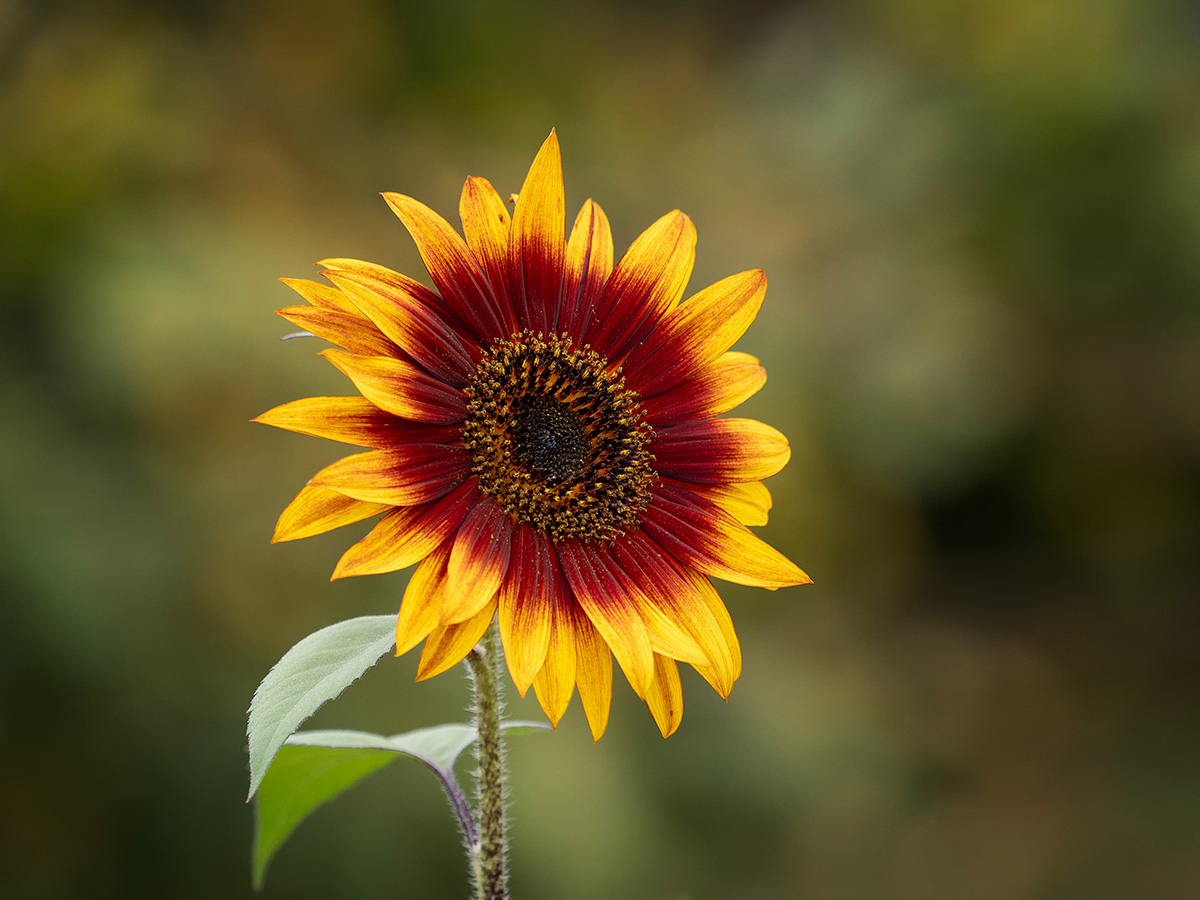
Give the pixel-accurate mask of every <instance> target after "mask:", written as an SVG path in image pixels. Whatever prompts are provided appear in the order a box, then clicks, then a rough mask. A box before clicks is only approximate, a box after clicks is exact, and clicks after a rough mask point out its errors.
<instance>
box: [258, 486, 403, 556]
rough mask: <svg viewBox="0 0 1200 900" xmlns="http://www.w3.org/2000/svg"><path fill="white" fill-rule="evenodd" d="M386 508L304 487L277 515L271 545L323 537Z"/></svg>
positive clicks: (333, 492)
mask: <svg viewBox="0 0 1200 900" xmlns="http://www.w3.org/2000/svg"><path fill="white" fill-rule="evenodd" d="M389 509H391V507H390V506H388V505H387V504H385V503H364V502H363V501H362V500H355V499H354V498H353V497H347V496H346V495H345V494H339V493H338V492H337V491H331V490H327V489H326V488H320V487H313V486H312V485H307V486H306V487H305V488H304V489H303V490H302V491H300V493H299V494H297V495H296V499H294V500H293V501H292V502H291V503H289V504H288V505H287V509H285V510H284V511H283V512H282V513H281V514H280V516H279V523H278V524H277V525H276V526H275V535H274V537H272V538H271V543H272V544H274V543H278V542H279V541H294V540H298V539H299V538H306V537H312V536H313V535H314V534H324V533H325V532H326V531H331V530H333V529H334V528H341V527H342V526H343V525H353V524H354V523H355V522H361V521H362V520H363V519H369V518H370V517H371V516H375V515H378V514H379V513H381V512H385V511H387V510H389Z"/></svg>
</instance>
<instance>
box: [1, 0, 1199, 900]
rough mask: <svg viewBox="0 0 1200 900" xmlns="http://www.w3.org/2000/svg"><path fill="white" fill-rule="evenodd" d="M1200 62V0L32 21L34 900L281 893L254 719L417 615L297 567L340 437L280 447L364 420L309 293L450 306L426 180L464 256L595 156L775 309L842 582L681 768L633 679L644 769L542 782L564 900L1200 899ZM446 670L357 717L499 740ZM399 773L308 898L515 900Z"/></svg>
mask: <svg viewBox="0 0 1200 900" xmlns="http://www.w3.org/2000/svg"><path fill="white" fill-rule="evenodd" d="M1198 48H1200V11H1198V10H1197V7H1196V5H1195V4H1192V3H1171V2H1164V0H1055V2H1047V0H980V2H965V0H877V2H868V0H862V2H849V3H844V2H836V3H834V2H824V3H822V2H809V3H784V2H772V0H748V2H743V3H740V4H732V3H718V2H705V0H689V2H684V0H669V2H668V0H660V2H634V0H625V2H619V0H614V2H609V3H598V2H579V3H572V4H563V5H555V4H549V3H538V2H533V3H523V4H502V3H498V2H492V0H470V2H463V0H453V2H438V3H434V2H412V3H403V4H386V3H382V2H372V0H343V2H339V3H337V4H330V5H323V4H318V3H315V2H308V0H287V2H283V0H278V2H256V3H250V4H245V3H237V2H225V3H220V2H217V3H204V2H198V0H192V2H186V3H177V4H169V5H167V4H164V5H157V4H151V3H134V2H125V0H114V2H104V3H99V2H98V3H93V4H86V3H84V4H80V3H59V2H19V0H17V2H14V0H0V234H2V235H3V245H4V265H3V275H2V277H0V316H2V317H3V327H2V328H0V348H2V352H0V422H3V425H2V426H0V895H3V896H4V897H6V898H31V900H40V898H47V900H49V898H67V897H87V898H90V900H103V898H140V897H147V898H150V897H153V898H157V900H161V898H213V897H220V898H236V897H249V896H250V894H251V892H250V887H249V862H248V845H249V841H250V835H251V811H250V809H249V808H248V807H246V806H245V805H244V804H243V802H242V801H243V798H244V795H245V788H246V778H247V772H246V759H245V746H244V737H243V729H244V713H245V709H246V706H247V704H248V701H249V698H250V695H251V692H252V691H253V689H254V687H255V686H256V685H257V683H258V681H259V679H260V678H261V677H262V675H263V674H265V672H266V671H267V669H268V668H269V667H270V665H271V664H272V663H273V662H274V661H275V660H276V659H277V658H278V657H279V656H280V655H281V654H282V653H283V652H284V651H285V650H286V649H287V648H288V647H289V646H291V644H292V643H294V642H295V641H296V640H298V639H299V638H301V637H303V636H304V635H306V634H308V633H309V632H311V631H313V630H316V629H317V628H320V627H322V626H324V625H326V624H329V623H332V622H334V621H337V620H339V619H342V618H346V617H349V616H352V615H361V614H369V613H381V612H388V611H391V610H393V609H395V608H396V605H397V603H398V601H399V598H400V596H401V594H402V590H403V585H404V580H405V576H403V575H393V576H377V577H372V578H361V579H352V580H350V581H347V582H338V583H334V584H330V583H329V582H328V580H327V579H328V575H329V573H330V572H331V570H332V567H333V565H334V562H335V561H336V559H337V557H338V556H339V554H340V553H341V551H342V549H343V548H344V547H345V546H347V545H348V543H349V542H350V541H351V540H352V539H355V538H356V537H357V534H358V533H359V532H361V531H362V530H364V529H363V528H358V529H348V530H349V531H354V532H355V534H354V535H347V534H346V533H345V532H340V533H334V534H332V535H327V536H324V537H321V538H315V539H310V540H308V541H304V542H300V543H296V544H284V545H277V546H270V545H269V544H268V539H269V537H270V533H271V529H272V527H273V524H274V520H275V517H276V515H277V514H278V512H279V510H280V509H281V508H282V507H283V506H284V505H285V504H286V502H287V501H288V500H289V499H290V498H291V497H292V495H293V494H294V493H295V491H297V490H298V489H299V487H300V486H301V485H302V484H303V483H304V482H305V481H306V479H307V478H308V477H309V476H310V475H311V474H312V473H313V472H314V471H316V469H317V468H319V467H320V466H322V465H324V464H325V463H327V462H330V461H332V460H333V459H335V458H337V457H338V456H339V455H340V452H339V451H340V448H338V447H336V446H335V445H332V444H327V443H324V442H321V441H318V440H315V439H311V438H302V437H298V436H295V435H286V434H284V433H282V432H276V431H272V430H270V429H267V428H262V427H259V426H252V425H250V424H249V421H248V420H249V419H250V418H251V417H252V416H254V415H256V414H258V413H259V412H261V411H263V410H265V409H267V408H268V407H271V406H273V405H276V404H278V403H281V402H284V401H286V400H290V399H294V398H297V397H302V396H307V395H312V394H320V393H343V392H347V387H346V385H345V384H344V383H343V381H342V379H341V376H340V375H338V374H337V373H336V372H335V371H334V370H333V369H332V367H330V366H328V365H327V364H325V363H324V362H323V361H321V360H319V359H318V358H317V357H316V356H315V353H316V351H317V350H318V349H319V347H318V342H315V341H311V340H309V341H293V342H290V343H283V344H281V343H279V342H278V340H277V339H278V337H279V336H280V335H282V334H284V333H286V332H287V331H290V330H292V329H291V328H290V326H288V324H287V323H286V322H284V321H282V320H280V319H278V318H276V317H274V316H273V315H272V311H273V310H274V309H275V308H277V307H280V306H284V305H288V304H289V303H291V302H293V299H294V298H293V297H292V295H291V293H290V292H289V291H288V289H287V288H285V287H284V286H283V285H281V284H279V283H278V282H276V280H275V279H276V278H277V277H278V276H281V275H287V276H301V277H304V276H307V275H308V273H310V272H312V271H314V270H313V269H312V268H311V266H312V264H313V263H314V262H315V261H316V260H319V259H322V258H325V257H329V256H352V257H359V258H364V259H370V260H374V261H377V262H382V263H385V264H388V265H390V266H392V267H394V268H397V269H400V270H402V271H406V272H410V273H413V274H414V275H415V274H418V273H420V274H421V275H422V277H424V273H423V271H422V270H421V267H420V262H419V258H418V256H417V254H416V252H415V250H414V248H413V246H412V244H411V241H410V240H409V239H408V237H407V236H406V234H405V233H404V231H403V229H402V227H401V226H400V224H399V223H398V222H397V221H396V220H395V218H394V217H393V216H392V214H391V213H390V212H389V211H388V209H387V208H386V206H385V205H384V204H383V202H382V201H381V200H380V199H379V197H378V192H379V191H382V190H397V191H402V192H406V193H411V194H414V195H416V196H418V197H420V198H422V199H423V200H425V201H426V202H428V203H430V204H431V205H432V206H433V207H434V208H436V209H438V210H439V211H441V212H443V213H444V214H446V215H447V216H450V217H453V214H454V213H455V211H456V210H457V199H458V191H459V188H460V187H461V184H462V180H463V178H464V177H465V176H466V175H468V174H479V175H484V176H486V177H489V178H490V179H491V180H492V181H493V182H494V183H495V184H496V185H497V187H498V188H499V189H500V190H501V192H502V193H508V192H509V191H513V190H516V189H517V188H518V187H519V186H520V182H521V179H522V177H523V175H524V172H525V169H526V167H527V166H528V164H529V161H530V160H531V159H532V157H533V154H534V152H535V151H536V150H537V148H538V146H539V145H540V143H541V141H542V140H543V139H544V138H545V136H546V134H547V133H548V131H549V130H550V128H551V126H556V127H557V128H558V131H559V135H560V137H561V140H562V145H563V149H564V159H565V167H566V178H567V198H568V207H569V211H568V212H569V215H570V216H573V215H574V210H575V209H577V208H578V207H579V205H580V204H581V203H582V202H583V201H584V200H585V199H586V198H587V197H589V196H590V197H595V198H596V199H597V200H598V201H599V202H600V203H601V204H602V205H603V206H604V208H605V209H606V210H607V212H608V214H609V216H610V217H611V220H612V222H613V227H614V232H615V237H616V242H617V244H618V248H619V249H621V248H624V247H625V246H627V245H628V243H629V242H630V241H631V240H632V239H633V238H634V237H635V236H636V235H637V234H638V233H639V231H640V230H641V229H642V228H643V227H645V226H646V225H647V224H649V223H650V222H651V221H653V220H654V219H655V218H657V217H658V216H659V215H661V214H662V213H664V212H666V211H668V210H670V209H673V208H676V207H680V208H682V209H684V210H685V211H686V212H687V213H688V214H689V215H690V216H691V217H692V218H693V219H694V221H695V223H696V226H697V228H698V231H699V235H700V243H699V248H698V256H697V263H696V269H695V274H694V276H693V279H692V288H693V289H697V288H699V287H701V286H703V285H705V284H708V283H710V282H712V281H714V280H717V279H718V278H720V277H723V276H725V275H727V274H730V273H733V272H736V271H740V270H743V269H748V268H754V267H762V268H764V269H766V271H767V273H768V276H769V278H770V284H771V287H770V290H769V291H768V295H767V303H766V305H765V307H764V309H763V312H762V314H761V316H760V317H759V319H758V322H757V323H756V324H755V326H754V327H753V328H752V329H751V330H750V332H749V333H748V334H747V335H746V337H745V338H744V339H743V340H742V342H741V343H740V345H739V347H740V349H744V350H747V351H749V352H752V353H754V354H756V355H758V356H759V357H761V358H762V359H763V361H764V363H765V364H766V366H767V368H768V371H769V373H770V380H769V382H768V384H767V387H766V388H765V389H764V390H763V391H762V393H761V394H760V395H759V396H757V397H755V398H754V399H753V400H752V401H751V402H750V403H749V404H748V405H747V407H746V410H747V413H748V414H750V415H754V416H757V417H760V418H764V419H766V420H767V421H770V422H771V423H773V424H775V425H777V426H778V427H780V428H781V429H782V430H783V431H784V432H785V433H787V434H788V435H789V437H790V438H791V441H792V446H793V450H794V455H793V458H792V462H791V464H790V465H789V467H788V468H787V469H786V470H785V471H784V472H783V473H782V474H781V475H779V476H777V477H776V478H775V479H773V480H772V482H771V488H772V490H773V492H774V495H775V498H776V508H775V511H774V513H773V517H772V521H771V524H770V525H769V526H767V527H766V528H765V529H764V531H763V533H764V535H765V536H766V537H767V538H768V539H769V540H770V541H771V542H773V543H774V544H775V545H777V546H779V547H780V548H782V549H783V550H784V551H785V552H787V553H788V554H789V555H790V556H791V557H793V558H794V559H796V560H797V561H798V562H799V563H800V564H801V565H802V566H803V567H804V568H805V569H806V570H808V571H809V572H810V573H811V574H812V575H813V577H814V579H815V581H816V584H815V585H814V586H812V587H806V588H802V589H790V590H783V591H780V592H778V593H768V592H765V591H760V590H748V589H742V588H738V587H733V586H729V587H726V588H724V589H723V593H724V595H725V596H726V598H727V600H728V603H729V606H730V608H731V610H732V612H733V615H734V619H735V622H736V623H737V625H738V627H739V631H740V634H741V636H742V641H743V647H744V650H745V659H746V664H745V672H744V675H743V677H742V679H741V681H740V682H739V684H738V686H737V688H736V689H735V691H734V693H733V695H732V698H731V700H730V701H729V702H728V703H727V704H726V703H724V702H722V701H721V700H720V699H719V698H718V697H717V696H716V695H715V694H714V693H713V692H712V691H711V690H710V689H709V688H708V687H707V686H706V685H704V684H703V682H702V681H701V680H700V679H699V678H698V677H694V673H691V674H692V676H693V677H687V676H686V675H685V684H684V691H685V697H686V702H685V715H684V720H683V725H682V728H681V729H680V731H679V732H678V734H677V735H676V736H674V737H673V738H671V739H670V740H669V741H663V740H662V739H661V738H660V737H659V736H658V732H657V729H656V728H655V726H654V724H653V722H652V721H651V719H650V717H649V714H648V713H647V712H646V710H645V708H644V707H643V706H642V705H641V704H640V703H639V702H638V701H637V700H636V698H635V697H634V696H633V694H632V691H630V690H629V688H628V686H627V685H626V684H625V683H624V682H623V680H621V679H620V677H619V676H618V685H617V690H616V692H615V693H616V699H615V708H614V713H613V718H612V722H611V724H610V726H609V729H608V734H607V735H606V736H605V737H604V739H603V740H602V741H601V742H600V743H599V744H597V745H595V746H593V744H592V742H591V740H590V738H589V736H588V734H587V729H586V726H585V723H584V720H583V716H582V714H581V710H580V708H579V706H578V701H577V700H576V701H575V704H574V705H573V706H572V708H571V710H570V712H569V713H568V715H567V717H566V719H565V721H564V724H563V725H562V726H561V727H560V729H559V731H558V732H557V733H555V734H552V735H549V734H548V735H538V736H534V737H529V738H522V739H521V740H520V741H519V742H514V744H513V746H512V747H511V755H510V758H511V763H512V768H513V806H512V815H513V819H514V823H515V824H514V829H513V832H512V842H513V859H512V883H513V890H514V895H515V896H516V897H517V898H518V900H537V898H563V897H570V898H575V900H589V898H613V897H621V898H626V897H628V898H642V897H644V898H698V900H700V898H745V900H751V898H755V900H756V898H793V897H795V898H829V900H857V898H872V900H875V898H880V897H887V898H894V900H907V898H913V900H918V898H920V900H925V898H975V900H1052V898H1054V900H1057V898H1089V900H1105V898H1128V897H1139V898H1143V897H1144V898H1163V900H1171V898H1193V897H1195V896H1197V891H1198V890H1200V752H1198V751H1200V717H1198V713H1197V701H1198V699H1200V614H1198V611H1197V609H1198V607H1197V599H1198V598H1200V590H1198V588H1197V585H1198V584H1200V466H1198V462H1200V308H1198V307H1200V303H1198V298H1200V53H1198ZM415 667H416V655H415V654H411V655H409V656H407V657H404V658H402V659H400V660H385V661H384V663H383V664H381V665H380V666H379V667H377V668H376V669H375V670H373V671H371V672H370V673H369V674H368V676H367V677H366V678H365V679H364V680H363V681H362V682H360V683H359V684H358V685H355V686H354V687H353V688H351V689H350V690H349V691H348V692H347V693H346V695H345V696H344V697H343V699H342V700H340V701H339V702H338V703H337V704H335V705H333V706H332V707H330V708H328V709H326V710H324V711H322V712H321V713H320V714H319V715H318V717H317V718H316V719H315V720H314V723H313V724H315V725H317V726H323V727H333V726H341V727H362V728H367V729H372V730H379V731H388V732H390V731H400V730H405V729H407V728H411V727H417V726H422V725H430V724H435V723H438V722H441V721H446V720H453V719H459V718H461V716H462V714H463V708H464V705H465V703H466V695H467V689H466V685H465V683H464V681H463V680H462V679H461V678H459V677H458V676H456V675H453V674H451V675H449V676H444V677H441V678H437V679H435V680H434V681H433V682H429V683H425V684H420V685H418V684H414V683H413V674H414V672H415ZM511 699H512V702H511V704H510V709H511V710H512V712H513V714H515V715H518V716H526V717H538V716H539V715H540V714H539V713H538V710H537V708H536V704H535V703H534V702H533V700H532V694H531V695H530V698H529V699H528V700H525V701H522V700H520V699H518V698H516V697H515V696H512V697H511ZM465 768H466V767H465V766H464V769H465ZM368 785H369V786H363V787H362V788H359V789H357V790H355V791H353V792H351V793H350V794H348V795H346V796H345V797H343V798H341V799H340V800H339V801H337V803H336V804H334V805H333V806H331V807H328V808H326V809H324V810H322V811H321V812H320V813H319V814H317V815H316V816H315V817H314V818H313V819H312V820H310V821H309V822H308V823H306V824H305V825H303V826H302V827H301V829H300V830H299V831H298V832H297V834H296V836H295V837H294V838H293V840H292V842H291V843H290V844H289V845H287V846H286V847H285V848H284V849H283V851H282V852H281V853H280V855H279V856H278V857H277V859H276V861H275V865H274V868H273V870H272V872H271V873H270V876H269V878H268V881H267V887H266V894H265V896H267V897H268V898H269V897H281V898H282V897H288V898H329V897H341V898H358V897H362V898H366V897H462V896H466V894H467V887H466V883H465V880H464V872H463V866H462V863H461V861H460V850H459V847H458V843H457V836H456V833H455V830H454V826H453V824H452V821H451V819H450V816H449V815H448V814H447V810H446V808H445V804H444V801H443V800H442V798H441V797H440V795H439V792H438V788H437V786H436V785H435V783H434V781H433V779H431V778H429V777H428V775H427V773H425V772H424V771H422V770H421V769H420V767H418V766H415V765H408V764H403V763H398V764H396V765H395V766H394V767H392V768H391V769H389V770H388V771H386V772H384V773H382V774H380V775H377V776H375V777H374V779H373V781H372V782H369V783H368Z"/></svg>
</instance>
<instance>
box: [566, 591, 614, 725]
mask: <svg viewBox="0 0 1200 900" xmlns="http://www.w3.org/2000/svg"><path fill="white" fill-rule="evenodd" d="M574 619H575V680H576V681H577V682H578V684H579V700H580V702H581V703H582V704H583V711H584V714H585V715H587V720H588V727H589V728H591V730H592V740H593V741H598V740H600V737H601V735H603V734H604V729H605V728H607V727H608V711H609V708H610V707H611V705H612V653H611V652H610V651H609V646H608V644H606V643H605V642H604V639H603V638H602V637H601V636H600V633H599V632H598V631H597V630H596V628H595V626H593V625H592V623H591V621H589V619H588V617H587V616H585V615H584V614H583V613H582V612H580V611H578V610H577V611H576V613H575V616H574Z"/></svg>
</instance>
